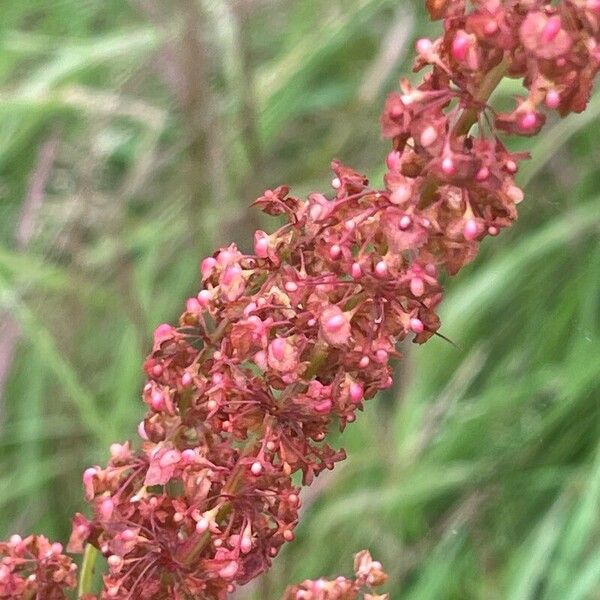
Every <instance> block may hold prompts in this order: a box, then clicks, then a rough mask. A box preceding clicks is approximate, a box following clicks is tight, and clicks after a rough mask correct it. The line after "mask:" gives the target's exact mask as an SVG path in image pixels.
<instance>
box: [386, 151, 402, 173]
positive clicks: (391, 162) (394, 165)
mask: <svg viewBox="0 0 600 600" xmlns="http://www.w3.org/2000/svg"><path fill="white" fill-rule="evenodd" d="M385 162H386V164H387V168H388V169H389V170H390V171H399V170H400V166H401V164H402V161H401V154H400V152H398V151H397V150H392V152H390V153H389V154H388V155H387V158H386V159H385Z"/></svg>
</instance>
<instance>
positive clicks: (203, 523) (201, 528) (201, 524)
mask: <svg viewBox="0 0 600 600" xmlns="http://www.w3.org/2000/svg"><path fill="white" fill-rule="evenodd" d="M209 525H210V523H209V522H208V519H207V518H206V517H202V518H201V519H200V520H199V521H198V522H197V523H196V533H199V534H203V533H204V532H205V531H206V530H207V529H208V527H209Z"/></svg>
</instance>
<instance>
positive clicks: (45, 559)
mask: <svg viewBox="0 0 600 600" xmlns="http://www.w3.org/2000/svg"><path fill="white" fill-rule="evenodd" d="M76 572H77V566H76V565H75V563H74V562H73V561H72V560H71V559H70V558H68V557H67V556H65V555H64V554H63V547H62V544H59V543H57V542H55V543H50V542H49V541H48V540H47V539H46V538H45V537H43V536H29V537H27V538H25V539H23V538H21V536H19V535H13V536H11V538H10V539H9V540H8V542H0V598H2V599H6V600H26V599H29V598H31V599H33V598H39V599H40V600H65V599H66V598H68V597H69V596H67V590H69V589H73V588H74V587H75V585H76V583H77V577H76Z"/></svg>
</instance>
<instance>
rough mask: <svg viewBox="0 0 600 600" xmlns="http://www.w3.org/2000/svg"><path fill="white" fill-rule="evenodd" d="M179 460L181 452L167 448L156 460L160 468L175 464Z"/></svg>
mask: <svg viewBox="0 0 600 600" xmlns="http://www.w3.org/2000/svg"><path fill="white" fill-rule="evenodd" d="M180 460H181V452H179V450H167V451H166V452H165V453H164V454H163V455H162V456H161V457H160V460H159V461H158V464H159V465H160V467H161V468H162V469H166V468H167V467H170V466H172V465H176V464H177V463H178V462H179V461H180Z"/></svg>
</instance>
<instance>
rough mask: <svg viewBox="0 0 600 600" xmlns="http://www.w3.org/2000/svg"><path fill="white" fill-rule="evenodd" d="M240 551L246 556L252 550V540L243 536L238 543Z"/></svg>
mask: <svg viewBox="0 0 600 600" xmlns="http://www.w3.org/2000/svg"><path fill="white" fill-rule="evenodd" d="M240 550H241V552H242V554H248V552H250V550H252V538H249V537H246V536H243V537H242V539H241V541H240Z"/></svg>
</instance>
